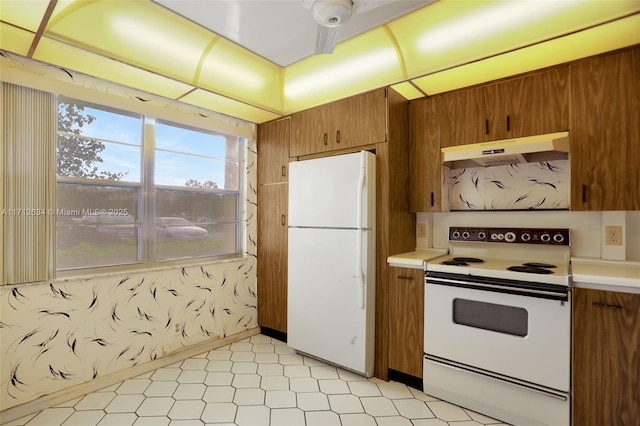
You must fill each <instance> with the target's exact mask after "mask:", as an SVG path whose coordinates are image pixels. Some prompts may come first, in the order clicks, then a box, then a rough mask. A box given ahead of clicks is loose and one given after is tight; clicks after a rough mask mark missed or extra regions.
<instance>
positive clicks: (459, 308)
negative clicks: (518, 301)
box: [453, 299, 529, 337]
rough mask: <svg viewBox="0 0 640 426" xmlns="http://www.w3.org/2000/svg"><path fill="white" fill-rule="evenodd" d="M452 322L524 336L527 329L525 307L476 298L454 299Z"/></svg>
mask: <svg viewBox="0 0 640 426" xmlns="http://www.w3.org/2000/svg"><path fill="white" fill-rule="evenodd" d="M453 322H455V323H456V324H462V325H467V326H469V327H475V328H481V329H483V330H489V331H497V332H498V333H505V334H512V335H514V336H519V337H525V336H526V335H527V334H528V330H529V313H528V312H527V310H526V309H524V308H520V307H514V306H505V305H497V304H495V303H487V302H478V301H477V300H467V299H454V300H453Z"/></svg>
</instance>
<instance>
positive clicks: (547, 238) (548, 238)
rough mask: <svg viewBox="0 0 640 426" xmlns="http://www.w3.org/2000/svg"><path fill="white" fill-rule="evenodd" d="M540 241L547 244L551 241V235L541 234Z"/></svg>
mask: <svg viewBox="0 0 640 426" xmlns="http://www.w3.org/2000/svg"><path fill="white" fill-rule="evenodd" d="M540 240H541V241H542V242H544V243H548V242H549V241H551V235H549V234H542V235H541V236H540Z"/></svg>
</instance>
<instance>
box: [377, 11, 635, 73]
mask: <svg viewBox="0 0 640 426" xmlns="http://www.w3.org/2000/svg"><path fill="white" fill-rule="evenodd" d="M638 10H640V2H638V1H637V0H619V1H598V0H558V1H547V0H525V1H523V0H498V1H496V0H492V1H487V0H479V1H462V2H461V1H455V0H441V1H439V2H437V3H434V4H433V5H430V6H429V7H427V8H424V9H421V10H418V11H416V12H414V13H412V14H410V15H407V16H405V17H402V18H400V19H397V20H395V21H393V22H391V23H389V24H388V26H389V28H390V29H391V31H392V32H393V33H394V34H395V35H396V38H397V39H398V41H399V45H400V49H401V51H402V53H403V56H404V58H405V61H406V66H407V73H408V75H409V77H415V76H418V75H420V74H423V75H424V74H428V73H432V72H435V71H439V70H444V69H448V68H450V67H454V66H458V65H461V64H465V63H470V62H473V61H476V60H479V59H484V58H488V57H491V56H494V55H499V54H502V53H504V52H507V51H510V50H513V49H517V48H521V47H525V46H529V45H532V44H535V43H540V42H543V41H546V40H550V39H553V38H556V37H560V36H563V35H566V34H570V33H572V32H574V31H579V30H582V29H584V28H588V27H591V26H594V25H598V24H601V23H604V22H607V21H609V20H612V19H618V18H621V17H624V16H626V15H628V14H631V13H634V12H637V11H638Z"/></svg>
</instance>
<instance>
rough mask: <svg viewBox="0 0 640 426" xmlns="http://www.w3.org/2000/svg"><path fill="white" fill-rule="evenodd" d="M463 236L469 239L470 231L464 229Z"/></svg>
mask: <svg viewBox="0 0 640 426" xmlns="http://www.w3.org/2000/svg"><path fill="white" fill-rule="evenodd" d="M462 238H464V239H465V240H467V239H469V231H464V232H463V233H462Z"/></svg>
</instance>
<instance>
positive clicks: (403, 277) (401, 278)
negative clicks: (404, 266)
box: [397, 275, 413, 281]
mask: <svg viewBox="0 0 640 426" xmlns="http://www.w3.org/2000/svg"><path fill="white" fill-rule="evenodd" d="M397 278H398V279H399V280H409V281H413V277H408V276H406V275H398V276H397Z"/></svg>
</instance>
